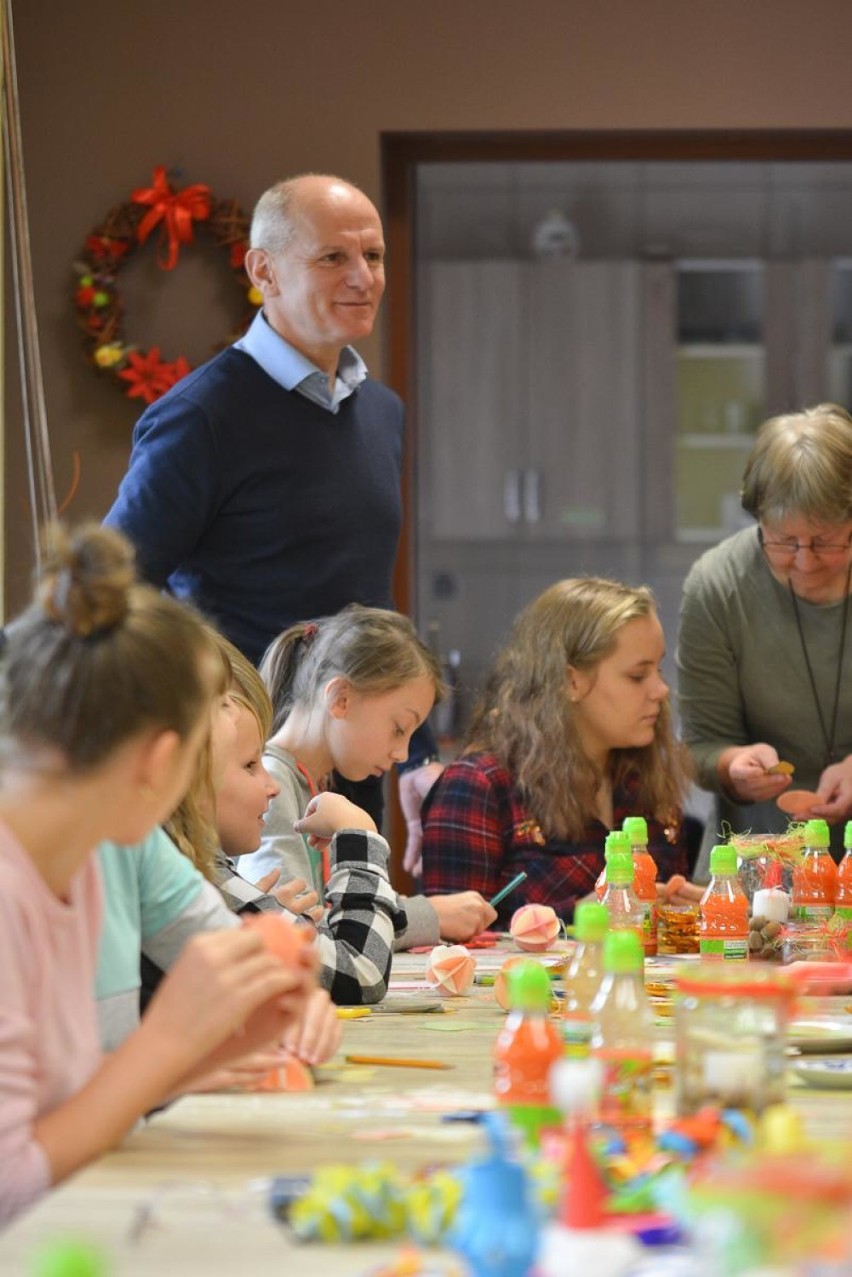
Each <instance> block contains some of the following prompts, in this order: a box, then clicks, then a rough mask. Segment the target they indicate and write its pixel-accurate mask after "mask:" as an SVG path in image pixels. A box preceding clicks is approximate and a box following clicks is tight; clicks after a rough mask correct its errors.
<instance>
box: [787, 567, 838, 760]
mask: <svg viewBox="0 0 852 1277" xmlns="http://www.w3.org/2000/svg"><path fill="white" fill-rule="evenodd" d="M850 582H852V563H850V565H849V570H848V571H847V573H846V593H845V595H844V597H843V612H842V616H841V621H840V647H839V648H838V651H837V674H836V677H835V680H834V704H833V705H832V708H831V731H829V730H828V729H827V728H826V725H825V716H824V714H823V712H822V705H821V703H820V699H819V693H818V692H817V685H816V679H815V678H814V671H813V667H812V666H811V658H810V656H809V655H808V645H807V643H806V642H805V630H804V626H803V625H802V617H801V614H800V612H799V601H798V599H797V598H796V591H795V590H794V589H793V586H792V583H791V582H790V581H789V580H788V581H787V588H788V589H789V591H790V599H791V602H792V604H793V615H794V616H795V618H796V628H797V629H798V631H799V642H800V643H801V645H802V655H803V656H804V658H805V668H806V669H807V671H808V679H809V680H810V684H811V695H812V696H813V700H814V706H815V707H816V712H817V717H818V718H819V725H820V728H821V730H822V739H823V741H824V743H825V766H826V767H828V765H829V764H830V763H832V762H833V761H834V737H835V735H836V733H837V710H838V707H839V705H840V682H841V675H842V673H843V657H844V653H845V649H846V624H847V621H848V619H849V585H850Z"/></svg>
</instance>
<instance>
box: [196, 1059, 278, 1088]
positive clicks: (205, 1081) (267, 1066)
mask: <svg viewBox="0 0 852 1277" xmlns="http://www.w3.org/2000/svg"><path fill="white" fill-rule="evenodd" d="M285 1059H286V1056H285V1054H284V1052H283V1051H280V1050H275V1051H254V1052H253V1053H252V1054H251V1055H245V1056H242V1057H241V1058H240V1059H238V1060H234V1062H233V1063H232V1064H230V1065H229V1066H228V1067H227V1068H223V1069H214V1070H213V1071H212V1072H210V1073H204V1074H202V1075H201V1076H200V1077H196V1078H194V1079H193V1081H192V1082H190V1083H189V1085H188V1086H187V1087H186V1089H185V1092H184V1093H186V1092H190V1093H192V1094H205V1093H207V1092H210V1091H253V1090H254V1089H255V1087H256V1086H258V1085H259V1084H260V1083H261V1082H262V1081H263V1080H264V1078H266V1077H268V1076H269V1074H270V1073H271V1072H272V1070H273V1069H277V1068H280V1066H281V1064H282V1063H283V1062H284V1060H285Z"/></svg>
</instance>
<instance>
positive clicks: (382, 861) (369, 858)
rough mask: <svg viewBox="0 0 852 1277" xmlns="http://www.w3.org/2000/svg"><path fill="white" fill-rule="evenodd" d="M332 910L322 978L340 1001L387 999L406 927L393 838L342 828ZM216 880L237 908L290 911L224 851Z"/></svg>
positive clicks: (320, 933) (330, 892)
mask: <svg viewBox="0 0 852 1277" xmlns="http://www.w3.org/2000/svg"><path fill="white" fill-rule="evenodd" d="M329 854H330V861H331V874H330V877H329V880H328V883H327V885H326V891H325V896H326V903H327V905H328V912H327V913H326V916H325V918H324V919H323V921H322V922H320V923H319V925H318V927H317V934H316V941H317V952H318V954H319V960H320V969H319V982H320V984H321V985H322V986H323V988H324V989H328V992H329V994H330V995H331V999H332V1001H333V1002H336V1003H337V1004H338V1005H339V1006H359V1005H361V1004H369V1003H375V1002H381V1000H382V998H383V997H384V996H385V994H386V993H387V989H388V978H389V976H390V967H391V959H392V957H393V941H394V936H395V935H396V934H397V933H399V932H401V931H404V930H405V926H406V922H407V919H406V916H405V909H404V908H403V906H402V904H401V903H400V900H399V897H398V896H397V894H396V892H395V891H394V889H393V887H392V886H391V884H390V879H389V878H388V854H389V849H388V845H387V843H386V842H385V840H384V838H382V837H381V835H380V834H373V833H366V832H365V831H364V830H361V829H344V830H341V831H340V833H338V834H335V836H334V838H333V839H332V842H331V848H330V853H329ZM215 868H216V885H217V887H218V888H219V890H220V891H221V893H222V895H223V897H224V899H225V903H226V904H227V906H228V908H229V909H232V910H233V912H234V913H262V912H271V913H288V910H286V909H284V908H283V906H282V905H280V904H279V903H278V901H277V900H276V899H275V897H274V896H271V895H269V894H268V893H267V892H264V891H260V890H258V888H257V887H255V886H253V885H252V884H251V883H250V882H247V881H246V879H245V878H241V877H240V875H239V874H238V873H237V871H236V868H235V866H234V862H233V861H232V860H230V859H229V858H228V857H227V856H225V855H224V854H223V853H221V852H220V853H219V855H218V856H217V858H216V866H215Z"/></svg>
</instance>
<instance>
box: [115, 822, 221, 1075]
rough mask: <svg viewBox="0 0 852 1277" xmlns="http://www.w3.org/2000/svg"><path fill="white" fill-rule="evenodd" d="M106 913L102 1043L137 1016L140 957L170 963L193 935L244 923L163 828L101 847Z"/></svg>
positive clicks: (122, 1032)
mask: <svg viewBox="0 0 852 1277" xmlns="http://www.w3.org/2000/svg"><path fill="white" fill-rule="evenodd" d="M98 861H99V863H100V868H101V877H102V880H103V894H104V921H103V929H102V931H101V938H100V947H99V950H98V968H97V973H96V976H95V997H96V999H97V1002H98V1019H99V1023H100V1029H101V1044H102V1046H103V1048H104V1050H107V1051H109V1050H112V1049H114V1048H115V1047H116V1046H118V1044H119V1042H121V1041H122V1040H123V1039H124V1038H125V1037H126V1036H127V1034H128V1033H129V1032H130V1031H131V1030H132V1029H133V1028H135V1026H136V1025H137V1024H138V1022H139V989H140V985H141V979H140V974H139V959H140V955H141V954H142V953H144V954H145V955H146V956H147V957H149V958H150V959H151V961H152V962H154V963H156V965H157V966H158V967H161V968H162V969H163V970H164V971H165V970H167V969H168V968H169V967H170V966H171V965H172V963H173V962H174V961H175V959H176V957H177V956H178V954H179V953H180V950H181V949H182V948H183V946H184V944H185V943H186V941H187V940H188V939H189V937H190V936H192V935H195V934H196V932H198V931H215V930H219V929H221V928H223V927H233V926H239V919H238V918H237V917H236V916H235V915H234V914H232V913H231V911H230V910H229V909H228V907H227V905H226V904H225V902H224V900H223V899H222V897H221V896H220V895H219V892H218V891H217V890H216V888H215V887H214V886H213V884H212V883H209V882H208V881H207V880H206V878H204V877H203V876H202V874H200V873H199V872H198V870H197V869H196V868H195V866H194V865H193V864H192V863H191V862H190V861H189V860H187V858H186V856H184V855H182V854H181V853H180V851H178V849H177V847H176V846H175V844H174V843H173V842H172V840H171V838H169V836H168V835H167V834H166V833H165V832H164V831H163V830H162V829H160V828H157V829H155V830H154V831H153V832H152V833H150V834H149V835H148V837H147V838H146V839H145V840H144V841H143V842H141V843H137V844H136V845H135V846H132V847H123V846H119V845H118V844H117V843H113V842H104V843H101V845H100V846H99V847H98Z"/></svg>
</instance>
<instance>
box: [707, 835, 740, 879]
mask: <svg viewBox="0 0 852 1277" xmlns="http://www.w3.org/2000/svg"><path fill="white" fill-rule="evenodd" d="M710 872H711V874H713V876H714V877H717V876H718V875H720V874H728V875H730V874H735V873H736V872H737V850H736V847H730V846H729V845H728V844H727V843H723V844H722V845H721V846H720V847H714V848H713V850H712V851H711V852H710Z"/></svg>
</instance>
